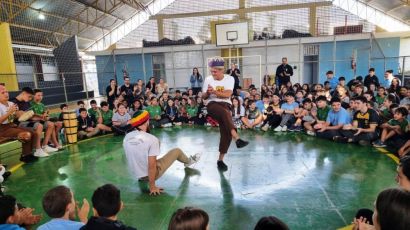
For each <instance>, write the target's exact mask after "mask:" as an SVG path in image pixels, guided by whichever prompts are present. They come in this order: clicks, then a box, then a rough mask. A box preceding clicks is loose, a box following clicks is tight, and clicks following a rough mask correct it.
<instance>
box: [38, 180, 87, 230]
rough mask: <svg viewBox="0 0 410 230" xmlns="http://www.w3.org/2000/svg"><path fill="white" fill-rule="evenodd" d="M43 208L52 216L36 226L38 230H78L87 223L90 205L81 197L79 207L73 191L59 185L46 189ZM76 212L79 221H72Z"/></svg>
mask: <svg viewBox="0 0 410 230" xmlns="http://www.w3.org/2000/svg"><path fill="white" fill-rule="evenodd" d="M42 204H43V209H44V211H45V212H46V213H47V215H48V216H49V217H50V218H52V219H51V220H50V221H48V222H47V223H45V224H43V225H41V226H40V227H38V230H79V229H80V228H81V227H82V226H83V225H84V224H85V223H87V217H88V213H89V211H90V205H89V204H88V201H87V200H86V199H83V205H82V206H81V208H79V207H77V205H76V202H75V199H74V193H73V192H72V191H71V190H70V189H69V188H67V187H66V186H63V185H60V186H57V187H54V188H52V189H50V190H48V191H47V193H46V194H45V195H44V197H43V201H42ZM76 213H77V215H78V218H79V219H80V221H81V222H77V221H74V220H75V218H76Z"/></svg>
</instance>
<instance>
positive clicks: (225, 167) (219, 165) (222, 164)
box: [216, 161, 228, 171]
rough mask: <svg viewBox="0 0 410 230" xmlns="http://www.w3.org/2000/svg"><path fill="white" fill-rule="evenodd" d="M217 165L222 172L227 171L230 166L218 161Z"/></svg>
mask: <svg viewBox="0 0 410 230" xmlns="http://www.w3.org/2000/svg"><path fill="white" fill-rule="evenodd" d="M216 164H217V165H218V169H219V170H221V171H227V170H228V165H226V164H225V163H224V162H223V161H217V162H216Z"/></svg>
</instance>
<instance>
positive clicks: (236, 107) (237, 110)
mask: <svg viewBox="0 0 410 230" xmlns="http://www.w3.org/2000/svg"><path fill="white" fill-rule="evenodd" d="M244 116H245V108H244V107H243V106H242V105H241V104H240V102H239V99H238V97H233V98H232V120H233V124H234V125H235V128H237V129H240V128H242V126H243V125H244V123H243V121H242V119H243V117H244Z"/></svg>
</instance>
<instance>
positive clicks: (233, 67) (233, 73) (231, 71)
mask: <svg viewBox="0 0 410 230" xmlns="http://www.w3.org/2000/svg"><path fill="white" fill-rule="evenodd" d="M226 74H229V75H231V76H232V77H233V79H234V80H235V85H234V87H233V94H234V95H236V94H237V93H236V90H237V89H238V88H239V83H240V80H239V78H240V77H241V71H240V70H239V69H238V66H237V65H236V64H235V63H232V64H231V68H230V69H228V70H227V71H226Z"/></svg>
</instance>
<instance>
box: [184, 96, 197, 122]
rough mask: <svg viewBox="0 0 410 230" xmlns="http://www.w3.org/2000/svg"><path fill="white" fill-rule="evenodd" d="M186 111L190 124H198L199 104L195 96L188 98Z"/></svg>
mask: <svg viewBox="0 0 410 230" xmlns="http://www.w3.org/2000/svg"><path fill="white" fill-rule="evenodd" d="M186 111H187V115H188V123H189V124H190V125H193V124H196V123H197V118H198V106H197V104H196V100H195V98H193V97H190V98H188V106H187V108H186Z"/></svg>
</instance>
